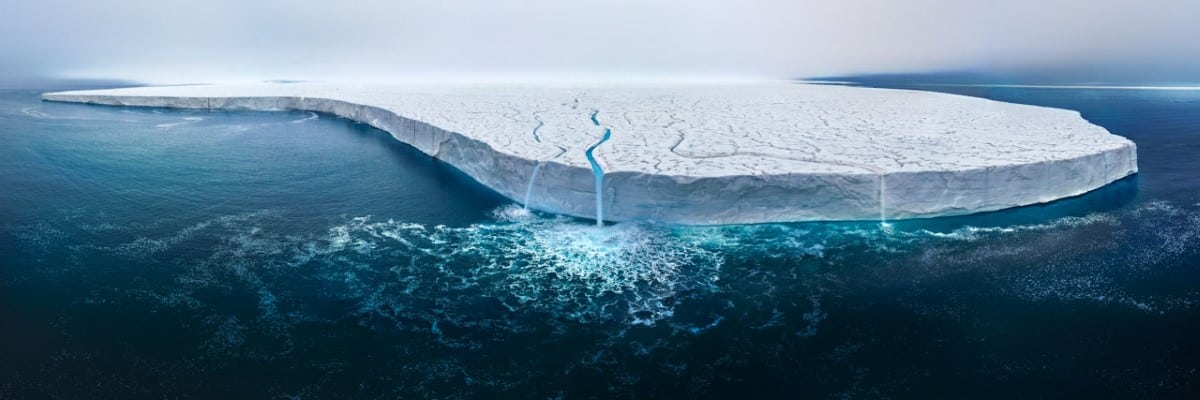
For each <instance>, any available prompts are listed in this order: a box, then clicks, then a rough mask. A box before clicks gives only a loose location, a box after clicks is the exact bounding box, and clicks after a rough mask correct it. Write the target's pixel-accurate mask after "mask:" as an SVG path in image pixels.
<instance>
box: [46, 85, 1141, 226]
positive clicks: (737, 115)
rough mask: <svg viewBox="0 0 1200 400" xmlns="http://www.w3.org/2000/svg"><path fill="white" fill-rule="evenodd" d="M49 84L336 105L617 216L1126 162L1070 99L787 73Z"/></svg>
mask: <svg viewBox="0 0 1200 400" xmlns="http://www.w3.org/2000/svg"><path fill="white" fill-rule="evenodd" d="M43 98H44V99H46V100H52V101H68V102H82V103H94V104H106V105H125V106H151V107H176V108H199V109H221V110H308V111H317V112H324V113H329V114H334V115H338V116H341V117H345V118H349V119H352V120H356V121H360V122H363V123H367V124H370V125H372V126H374V127H376V128H379V129H382V130H384V131H386V132H388V133H390V134H391V135H392V136H393V137H394V138H396V139H397V140H400V141H402V142H404V143H407V144H409V145H412V146H413V147H415V148H417V149H419V150H421V151H422V152H424V153H426V154H429V155H430V156H432V157H436V158H438V159H441V160H443V161H445V162H447V163H449V164H451V165H453V166H455V167H457V168H458V169H460V170H462V171H463V172H465V173H466V174H468V175H470V176H472V177H473V178H475V179H476V180H478V181H479V182H480V183H482V184H484V185H486V186H488V187H490V188H492V189H494V190H496V191H497V192H499V193H501V194H503V195H505V196H508V197H509V198H512V199H514V200H516V201H523V202H525V203H527V206H529V207H530V208H534V209H539V210H543V211H548V212H554V213H561V214H569V215H575V216H581V217H588V218H597V216H598V215H599V216H601V217H600V218H602V219H604V220H610V221H624V220H653V221H661V222H669V223H682V224H725V223H756V222H774V221H808V220H873V219H880V218H886V219H901V218H914V217H932V216H942V215H957V214H967V213H974V212H982V211H992V210H998V209H1003V208H1008V207H1015V206H1021V205H1028V204H1034V203H1042V202H1047V201H1051V200H1055V199H1059V198H1063V197H1069V196H1075V195H1079V194H1082V193H1085V192H1087V191H1090V190H1093V189H1096V188H1099V187H1101V186H1103V185H1105V184H1108V183H1110V182H1113V181H1115V180H1118V179H1121V178H1123V177H1125V176H1128V175H1131V174H1134V173H1136V172H1137V153H1136V149H1135V146H1134V144H1133V142H1131V141H1129V140H1127V139H1125V138H1122V137H1120V136H1116V135H1113V134H1110V133H1109V132H1108V131H1106V130H1105V129H1103V128H1101V127H1098V126H1095V125H1092V124H1090V123H1088V122H1087V121H1085V120H1083V119H1082V118H1081V117H1080V116H1079V114H1078V113H1077V112H1074V111H1066V110H1058V109H1050V108H1042V107H1034V106H1025V105H1017V104H1009V103H1001V102H996V101H991V100H985V99H978V98H971V97H963V96H955V95H947V94H938V93H929V92H918V91H904V90H887V89H869V88H855V87H843V86H820V85H804V84H797V83H791V82H763V83H742V84H706V85H695V84H694V85H658V86H647V85H638V86H635V85H614V86H604V87H601V86H592V87H588V86H536V87H533V86H516V85H440V86H434V85H382V86H380V85H375V86H372V85H332V84H309V83H302V84H255V85H213V86H169V87H142V88H129V89H114V90H92V91H76V92H60V93H48V94H45V95H44V96H43ZM597 191H599V196H598V195H597Z"/></svg>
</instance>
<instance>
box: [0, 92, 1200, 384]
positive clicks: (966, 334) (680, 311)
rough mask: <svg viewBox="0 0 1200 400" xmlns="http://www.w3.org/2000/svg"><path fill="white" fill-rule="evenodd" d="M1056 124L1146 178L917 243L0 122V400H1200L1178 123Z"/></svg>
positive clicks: (373, 151) (1196, 121)
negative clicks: (611, 208) (565, 204)
mask: <svg viewBox="0 0 1200 400" xmlns="http://www.w3.org/2000/svg"><path fill="white" fill-rule="evenodd" d="M948 90H954V91H959V92H963V93H966V94H971V95H980V96H987V97H992V98H997V99H1001V100H1007V101H1017V102H1022V103H1029V104H1037V105H1045V106H1055V107H1064V108H1071V109H1077V110H1080V111H1081V112H1082V113H1083V115H1084V117H1085V118H1087V119H1089V120H1090V121H1092V122H1094V123H1097V124H1100V125H1102V126H1105V127H1106V128H1108V129H1110V130H1111V131H1113V132H1114V133H1117V134H1120V135H1124V136H1126V137H1129V138H1131V139H1133V140H1134V141H1135V142H1136V143H1137V144H1138V149H1139V164H1140V168H1141V171H1142V173H1141V174H1140V175H1138V176H1135V177H1131V178H1128V179H1125V180H1122V181H1120V182H1117V183H1114V184H1112V185H1109V186H1107V187H1105V188H1102V189H1100V190H1097V191H1095V192H1092V193H1089V194H1087V195H1084V196H1081V197H1078V198H1074V199H1068V200H1064V201H1059V202H1054V203H1051V204H1047V205H1041V206H1034V207H1024V208H1020V209H1016V210H1009V211H1002V212H996V213H988V214H983V215H976V216H965V217H955V218H939V219H932V220H900V221H889V223H890V224H891V227H890V228H889V229H887V230H884V229H881V227H880V224H879V222H878V221H867V222H847V223H795V224H762V225H745V226H718V227H680V226H662V225H653V224H637V223H618V224H614V225H610V226H606V227H596V226H595V225H594V223H593V222H592V221H589V220H577V219H572V218H566V217H559V216H553V215H546V214H541V213H537V212H529V211H527V210H524V209H522V207H521V206H520V205H518V204H515V203H513V202H511V201H509V200H507V199H503V198H500V197H498V196H497V195H495V194H493V193H491V192H490V191H488V190H486V189H484V188H482V187H480V186H479V185H478V184H475V183H473V182H472V181H470V180H469V179H467V178H465V177H464V176H462V175H461V174H459V173H458V172H457V171H455V170H454V169H453V168H450V167H448V166H446V165H444V164H441V163H439V162H437V161H434V160H431V159H429V158H428V157H425V156H423V155H421V154H420V153H419V152H417V151H415V150H413V149H411V148H408V147H407V146H405V145H403V144H399V143H396V142H395V141H393V140H392V139H390V137H388V136H387V135H386V134H384V133H382V132H380V131H377V130H374V129H372V128H369V127H367V126H365V125H361V124H355V123H352V122H349V121H346V120H342V119H337V118H333V117H330V116H326V115H316V114H311V113H306V112H287V113H257V112H203V111H179V110H162V109H136V108H111V107H96V106H84V105H73V104H56V103H41V102H39V101H37V94H38V92H34V91H8V92H4V93H2V94H0V187H3V188H5V189H4V190H2V191H0V254H4V255H5V256H4V257H3V258H2V259H0V326H2V327H4V329H3V330H2V332H3V333H2V334H0V354H4V355H5V357H3V358H0V377H3V378H0V397H17V398H22V397H31V396H33V397H36V396H42V395H48V396H63V397H80V396H89V397H156V398H157V397H163V396H178V397H212V396H218V395H220V396H230V395H231V394H232V395H236V396H239V397H256V398H262V397H300V398H328V397H346V396H350V397H366V398H379V397H389V398H391V397H437V398H445V397H450V398H468V397H497V396H503V397H522V398H524V397H580V396H589V395H595V396H599V397H624V396H631V395H633V394H637V395H639V396H648V397H665V396H669V397H731V396H747V395H752V396H771V397H795V396H803V397H840V398H847V397H848V398H861V397H868V398H875V397H899V398H929V397H961V396H964V395H972V394H974V395H978V394H981V393H983V394H994V395H996V396H1001V397H1060V396H1061V397H1091V396H1106V397H1108V396H1118V397H1122V396H1132V397H1138V396H1150V397H1180V398H1187V397H1190V396H1192V395H1195V394H1196V392H1197V391H1200V388H1198V387H1197V385H1196V382H1200V379H1197V376H1196V375H1197V373H1198V372H1197V369H1196V364H1197V360H1200V344H1198V343H1197V342H1196V341H1195V340H1193V338H1195V337H1197V335H1200V322H1198V321H1200V318H1198V317H1200V289H1197V288H1200V271H1197V269H1196V268H1197V266H1200V178H1198V177H1196V176H1194V173H1193V172H1194V171H1195V170H1196V167H1197V165H1196V161H1195V160H1194V157H1190V156H1188V155H1189V154H1196V151H1198V150H1200V136H1198V135H1197V134H1196V133H1197V132H1200V116H1198V115H1195V114H1194V113H1189V112H1188V110H1195V109H1196V106H1198V105H1200V91H1197V92H1161V91H1159V92H1155V91H1095V90H1057V91H1044V90H1034V89H1022V88H952V89H948Z"/></svg>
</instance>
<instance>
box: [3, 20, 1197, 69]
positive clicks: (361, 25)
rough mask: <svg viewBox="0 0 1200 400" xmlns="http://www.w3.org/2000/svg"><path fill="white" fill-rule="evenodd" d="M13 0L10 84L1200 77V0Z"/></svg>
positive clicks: (7, 61)
mask: <svg viewBox="0 0 1200 400" xmlns="http://www.w3.org/2000/svg"><path fill="white" fill-rule="evenodd" d="M0 1H3V2H4V3H9V4H0V9H3V10H4V13H3V14H2V15H0V38H2V39H0V72H3V74H4V75H5V76H8V77H89V78H93V77H94V78H126V79H140V80H148V81H156V82H195V81H213V80H228V79H283V78H292V79H334V80H338V79H405V78H421V77H468V78H471V77H482V78H486V77H529V78H536V77H563V78H570V77H583V78H593V77H601V78H602V77H638V76H648V77H655V76H688V77H690V76H735V77H774V78H787V77H797V76H815V75H845V74H857V73H883V72H917V71H933V70H946V69H1019V68H1067V67H1069V68H1093V69H1094V68H1102V69H1103V68H1110V69H1114V70H1127V71H1139V70H1144V71H1148V73H1149V72H1150V71H1162V70H1181V71H1182V70H1190V71H1196V70H1200V41H1197V40H1194V39H1195V38H1197V37H1200V24H1197V23H1196V22H1195V21H1197V20H1200V2H1198V1H1195V0H1144V1H1138V2H1133V1H1082V0H1047V1H1030V0H1012V1H962V0H959V1H951V0H896V1H867V0H847V1H797V0H791V1H785V0H759V1H753V0H749V1H746V0H743V1H735V0H691V1H684V0H659V1H654V0H640V1H635V0H604V1H597V0H577V1H550V0H523V1H482V0H479V1H467V0H443V1H432V0H431V1H382V0H376V1H350V0H346V1H322V0H292V1H280V0H261V1H237V0H213V1H206V2H169V1H147V0H113V1H105V2H85V1H78V0H41V1H25V0H0Z"/></svg>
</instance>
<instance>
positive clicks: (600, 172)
mask: <svg viewBox="0 0 1200 400" xmlns="http://www.w3.org/2000/svg"><path fill="white" fill-rule="evenodd" d="M599 114H600V110H593V111H592V124H594V125H596V126H600V120H599V119H597V118H596V116H597V115H599ZM611 138H612V128H609V127H604V135H603V136H601V137H600V140H598V141H596V143H595V144H592V145H591V146H589V147H588V148H587V151H585V152H584V154H585V155H587V160H588V164H591V166H592V175H594V176H595V177H596V226H604V169H603V168H601V167H600V163H598V162H596V154H595V153H596V148H597V147H600V145H602V144H604V142H607V141H608V139H611Z"/></svg>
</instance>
